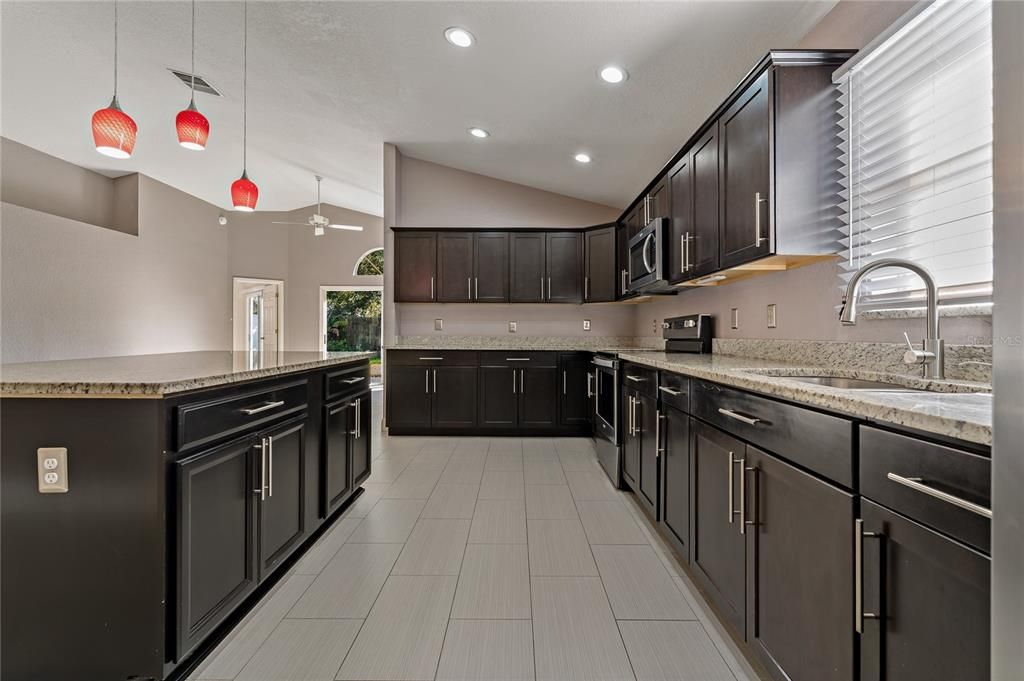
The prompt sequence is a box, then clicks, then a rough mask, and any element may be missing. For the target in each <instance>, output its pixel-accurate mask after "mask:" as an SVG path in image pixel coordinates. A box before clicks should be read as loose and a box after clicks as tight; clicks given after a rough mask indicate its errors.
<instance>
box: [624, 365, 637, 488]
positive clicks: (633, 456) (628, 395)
mask: <svg viewBox="0 0 1024 681" xmlns="http://www.w3.org/2000/svg"><path fill="white" fill-rule="evenodd" d="M619 404H621V405H622V416H621V418H620V419H619V423H621V424H622V479H623V480H625V481H626V484H627V485H629V487H630V489H632V490H633V491H634V492H635V491H636V489H637V488H638V487H639V486H640V438H639V437H638V436H637V435H636V426H635V420H636V390H633V389H632V388H629V387H627V386H625V385H624V386H622V399H621V400H620V402H619Z"/></svg>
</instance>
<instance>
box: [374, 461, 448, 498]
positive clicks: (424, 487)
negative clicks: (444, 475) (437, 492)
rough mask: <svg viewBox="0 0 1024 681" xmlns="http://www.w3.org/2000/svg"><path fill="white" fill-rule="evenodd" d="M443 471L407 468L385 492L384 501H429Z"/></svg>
mask: <svg viewBox="0 0 1024 681" xmlns="http://www.w3.org/2000/svg"><path fill="white" fill-rule="evenodd" d="M441 470H442V469H434V468H406V469H405V470H404V471H402V473H401V474H400V475H399V476H398V477H397V478H395V481H394V482H393V483H391V486H390V487H388V488H387V489H386V490H384V493H383V494H382V495H381V498H382V499H427V498H429V497H430V493H431V492H433V491H434V486H435V485H436V484H437V481H438V480H439V479H440V478H441Z"/></svg>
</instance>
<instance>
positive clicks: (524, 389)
mask: <svg viewBox="0 0 1024 681" xmlns="http://www.w3.org/2000/svg"><path fill="white" fill-rule="evenodd" d="M559 378H560V376H559V374H558V369H557V368H555V367H550V368H547V367H541V368H537V367H533V368H529V369H519V427H520V428H531V429H537V428H554V427H556V426H557V425H558V393H559V390H560V389H561V387H562V386H561V381H560V380H559Z"/></svg>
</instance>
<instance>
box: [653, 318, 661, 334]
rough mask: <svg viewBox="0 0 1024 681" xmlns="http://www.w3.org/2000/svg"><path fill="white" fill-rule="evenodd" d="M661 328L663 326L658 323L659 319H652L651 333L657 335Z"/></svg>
mask: <svg viewBox="0 0 1024 681" xmlns="http://www.w3.org/2000/svg"><path fill="white" fill-rule="evenodd" d="M660 328H661V325H660V324H658V320H657V319H652V320H651V333H652V334H654V335H655V336H657V335H658V330H659V329H660Z"/></svg>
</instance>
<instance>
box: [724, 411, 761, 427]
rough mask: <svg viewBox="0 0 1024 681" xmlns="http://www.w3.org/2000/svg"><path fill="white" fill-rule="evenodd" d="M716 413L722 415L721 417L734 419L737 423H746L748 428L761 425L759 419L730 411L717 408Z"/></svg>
mask: <svg viewBox="0 0 1024 681" xmlns="http://www.w3.org/2000/svg"><path fill="white" fill-rule="evenodd" d="M718 413H719V414H722V415H723V416H728V417H729V418H731V419H736V420H737V421H740V422H742V423H746V424H747V425H748V426H756V425H757V424H759V423H761V419H759V418H754V417H753V416H744V415H743V414H740V413H739V412H735V411H733V410H732V409H725V408H722V407H719V409H718Z"/></svg>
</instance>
